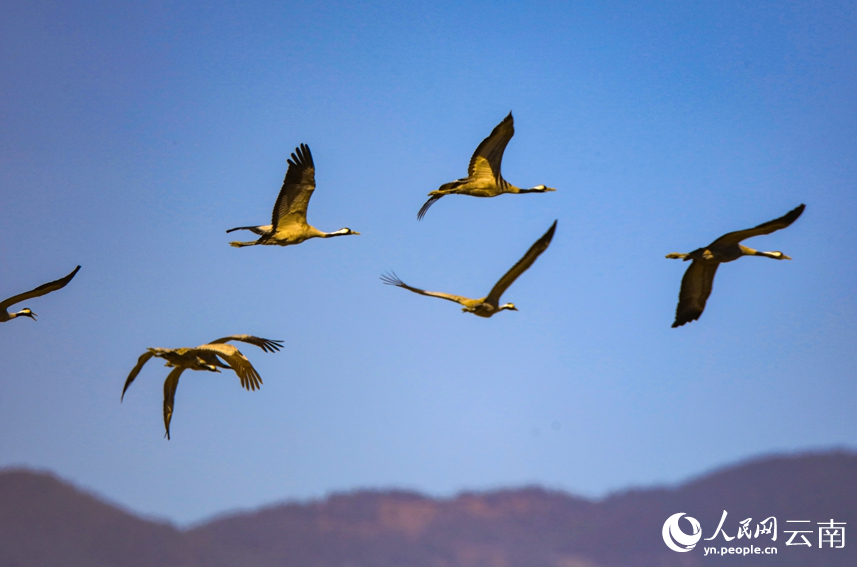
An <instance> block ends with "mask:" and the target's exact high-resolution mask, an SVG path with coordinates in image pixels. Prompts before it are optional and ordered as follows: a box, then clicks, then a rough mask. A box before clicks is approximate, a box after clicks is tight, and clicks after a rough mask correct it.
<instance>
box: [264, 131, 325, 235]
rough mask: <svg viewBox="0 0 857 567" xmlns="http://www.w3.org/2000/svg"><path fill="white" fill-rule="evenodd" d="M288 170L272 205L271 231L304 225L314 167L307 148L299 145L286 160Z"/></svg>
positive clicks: (313, 177) (312, 183)
mask: <svg viewBox="0 0 857 567" xmlns="http://www.w3.org/2000/svg"><path fill="white" fill-rule="evenodd" d="M288 163H289V169H288V171H286V177H285V179H283V187H282V189H280V194H279V195H278V196H277V202H276V203H275V204H274V214H273V217H272V219H271V225H272V226H273V229H272V230H273V231H274V232H276V230H277V227H278V226H279V225H282V224H288V223H297V224H306V211H307V207H308V206H309V200H310V197H312V192H313V191H315V165H314V164H313V161H312V154H311V153H310V151H309V146H307V145H306V144H301V145H300V146H299V147H298V148H296V149H295V151H294V153H292V157H291V158H289V159H288Z"/></svg>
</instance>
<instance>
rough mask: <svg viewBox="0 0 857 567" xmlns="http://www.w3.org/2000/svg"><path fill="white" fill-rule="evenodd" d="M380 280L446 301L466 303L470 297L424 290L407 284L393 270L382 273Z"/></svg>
mask: <svg viewBox="0 0 857 567" xmlns="http://www.w3.org/2000/svg"><path fill="white" fill-rule="evenodd" d="M381 281H382V282H384V283H385V284H387V285H394V286H397V287H401V288H404V289H406V290H408V291H412V292H414V293H418V294H420V295H428V296H429V297H439V298H441V299H446V300H447V301H454V302H456V303H458V304H460V305H466V304H467V302H468V301H470V299H468V298H467V297H462V296H460V295H452V294H450V293H442V292H439V291H426V290H424V289H420V288H418V287H412V286H409V285H408V284H406V283H405V282H403V281H402V280H400V279H399V276H397V275H396V273H395V272H390V273H389V274H382V275H381Z"/></svg>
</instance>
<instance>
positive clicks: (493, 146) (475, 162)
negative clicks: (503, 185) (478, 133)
mask: <svg viewBox="0 0 857 567" xmlns="http://www.w3.org/2000/svg"><path fill="white" fill-rule="evenodd" d="M514 135H515V121H514V119H513V118H512V113H511V112H510V113H509V115H508V116H506V118H504V119H503V121H502V122H500V123H499V124H498V125H497V126H496V127H495V128H494V130H492V131H491V134H490V135H489V136H488V137H487V138H485V139H484V140H482V143H481V144H479V146H478V147H477V148H476V151H475V152H473V156H472V157H471V158H470V165H469V167H468V168H467V174H468V175H469V176H470V177H472V178H474V179H477V178H480V177H487V178H488V179H490V180H492V181H493V180H496V181H499V180H500V179H502V177H501V175H500V163H501V162H502V161H503V152H505V151H506V144H508V143H509V140H511V139H512V136H514Z"/></svg>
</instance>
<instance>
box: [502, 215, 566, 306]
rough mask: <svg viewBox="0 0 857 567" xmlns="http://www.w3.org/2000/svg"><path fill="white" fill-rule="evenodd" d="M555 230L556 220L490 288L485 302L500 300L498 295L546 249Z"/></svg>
mask: <svg viewBox="0 0 857 567" xmlns="http://www.w3.org/2000/svg"><path fill="white" fill-rule="evenodd" d="M554 232H556V221H553V224H552V225H551V227H550V228H549V229H548V231H547V232H546V233H544V235H542V237H541V238H539V239H538V240H536V242H535V243H534V244H533V245H532V246H530V249H529V250H527V253H526V254H524V257H523V258H521V259H520V260H518V263H517V264H515V265H514V266H512V269H511V270H509V271H508V272H506V274H505V275H504V276H503V277H502V278H500V281H498V282H497V283H496V284H494V287H493V288H492V289H491V293H489V294H488V297H486V298H485V302H486V303H491V304H495V305H496V304H497V303H499V302H500V296H502V295H503V292H504V291H506V288H508V287H509V286H510V285H512V283H513V282H514V281H515V280H516V279H518V276H520V275H521V274H523V273H524V272H526V271H527V270H528V269H529V268H530V266H532V265H533V262H535V261H536V258H538V257H539V256H541V254H542V252H544V251H545V250H547V249H548V246H550V243H551V240H552V239H553V233H554Z"/></svg>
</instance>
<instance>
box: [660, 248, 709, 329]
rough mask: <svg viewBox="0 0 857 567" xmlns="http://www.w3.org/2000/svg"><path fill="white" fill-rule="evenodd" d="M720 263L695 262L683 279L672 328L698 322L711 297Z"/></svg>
mask: <svg viewBox="0 0 857 567" xmlns="http://www.w3.org/2000/svg"><path fill="white" fill-rule="evenodd" d="M719 265H720V262H708V261H705V260H694V261H693V262H692V263H691V264H690V267H689V268H688V269H687V271H686V272H685V273H684V277H683V278H682V279H681V291H680V292H679V294H678V306H677V307H676V310H675V322H673V324H672V326H673V328H675V327H681V326H682V325H684V324H685V323H690V322H691V321H696V320H697V319H699V316H700V315H702V311H703V310H704V309H705V302H706V301H707V300H708V296H709V295H711V287H712V286H713V285H714V274H715V273H717V266H719Z"/></svg>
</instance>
